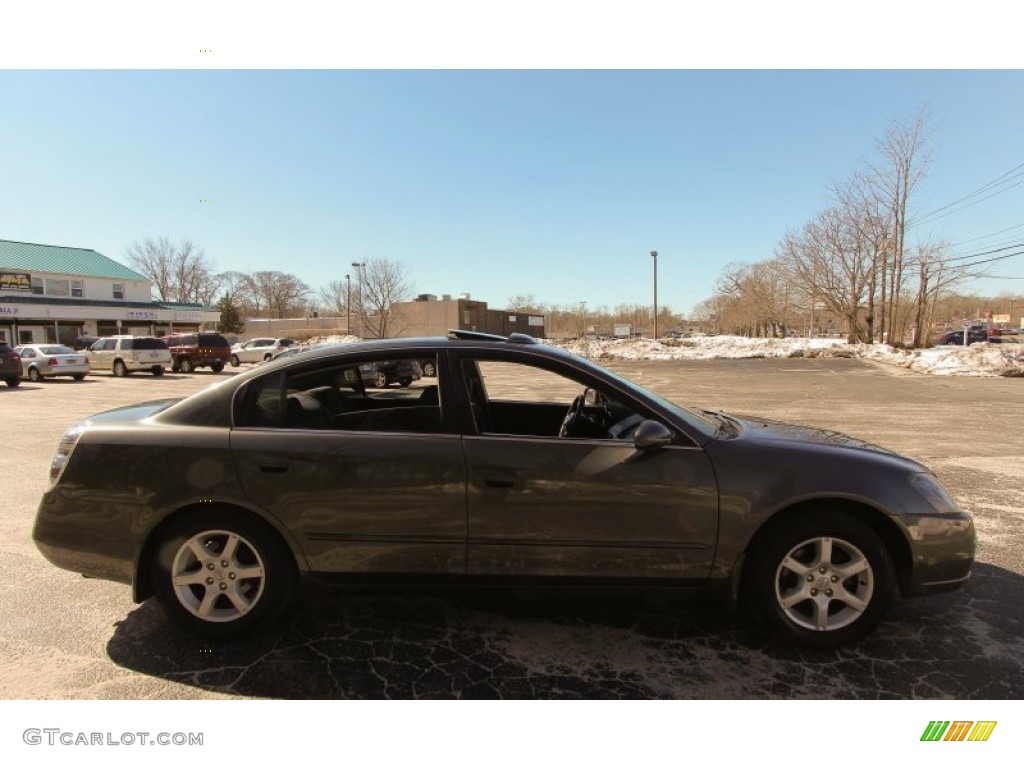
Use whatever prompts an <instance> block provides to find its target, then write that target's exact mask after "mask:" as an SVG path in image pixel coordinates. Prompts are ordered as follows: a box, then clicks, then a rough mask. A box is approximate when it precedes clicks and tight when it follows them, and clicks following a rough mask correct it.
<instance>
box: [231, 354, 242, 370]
mask: <svg viewBox="0 0 1024 768" xmlns="http://www.w3.org/2000/svg"><path fill="white" fill-rule="evenodd" d="M240 364H241V361H240V360H239V359H238V355H232V356H231V367H232V368H237V367H238V366H239V365H240Z"/></svg>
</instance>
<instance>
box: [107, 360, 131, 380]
mask: <svg viewBox="0 0 1024 768" xmlns="http://www.w3.org/2000/svg"><path fill="white" fill-rule="evenodd" d="M111 372H112V373H113V374H114V375H115V376H118V377H124V376H127V375H128V366H127V365H125V364H124V361H123V360H115V361H114V366H113V368H112V370H111Z"/></svg>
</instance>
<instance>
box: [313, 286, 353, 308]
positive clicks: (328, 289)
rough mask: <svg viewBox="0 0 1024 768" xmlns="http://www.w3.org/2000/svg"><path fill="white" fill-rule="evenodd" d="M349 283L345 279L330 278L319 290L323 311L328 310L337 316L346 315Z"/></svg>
mask: <svg viewBox="0 0 1024 768" xmlns="http://www.w3.org/2000/svg"><path fill="white" fill-rule="evenodd" d="M350 287H351V283H350V282H349V281H347V280H331V282H329V283H328V284H327V285H326V286H324V287H322V288H321V289H320V290H319V292H318V295H319V299H320V305H321V306H322V307H323V308H324V311H326V312H330V313H332V314H334V315H335V316H337V317H346V316H347V315H348V301H349V295H350V293H351V291H350Z"/></svg>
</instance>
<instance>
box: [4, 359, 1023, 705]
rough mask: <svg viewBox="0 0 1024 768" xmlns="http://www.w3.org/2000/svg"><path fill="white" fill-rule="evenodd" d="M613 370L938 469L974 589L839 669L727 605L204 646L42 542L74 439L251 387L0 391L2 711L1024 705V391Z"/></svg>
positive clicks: (722, 366)
mask: <svg viewBox="0 0 1024 768" xmlns="http://www.w3.org/2000/svg"><path fill="white" fill-rule="evenodd" d="M608 367H610V368H613V369H614V370H616V371H617V372H619V373H622V374H624V375H626V376H628V377H630V378H632V379H634V380H636V381H638V382H640V383H641V384H644V385H645V386H648V387H650V388H652V389H654V390H656V391H658V392H660V393H661V394H664V395H666V396H668V397H669V398H670V399H673V400H676V401H678V402H680V403H683V404H691V405H696V406H700V407H706V408H719V407H720V408H723V409H725V410H727V411H731V412H733V413H736V414H758V415H761V416H766V417H770V418H777V419H784V420H789V421H794V422H798V423H803V424H809V425H814V426H819V427H825V428H829V429H836V430H841V431H844V432H849V433H851V434H853V435H856V436H858V437H861V438H864V439H867V440H869V441H871V442H875V443H878V444H880V445H883V446H885V447H887V448H892V449H894V450H897V451H900V452H902V453H906V454H908V455H910V456H912V457H913V458H916V459H919V460H921V461H923V462H924V463H926V464H927V465H929V466H930V467H932V468H933V469H934V470H935V471H936V472H937V474H938V475H939V478H940V479H941V480H942V482H943V483H944V484H945V485H946V486H947V488H949V489H950V491H952V493H953V495H954V496H955V497H956V498H957V499H958V501H959V502H960V504H961V505H962V506H963V507H965V508H966V509H968V510H969V511H971V512H972V513H973V514H974V516H975V520H976V523H977V528H978V535H979V552H978V562H977V564H976V566H975V569H974V573H973V577H972V579H971V581H970V582H969V583H968V585H967V586H966V587H965V588H964V589H962V590H961V591H959V592H956V593H951V594H947V595H940V596H935V597H929V598H924V599H917V600H910V601H900V602H897V603H896V605H895V606H894V607H893V609H892V610H891V612H890V614H889V616H888V617H887V619H886V621H885V622H883V624H882V625H881V626H880V627H879V628H878V630H877V631H876V632H875V633H874V634H872V635H871V636H869V637H868V638H867V639H866V640H864V641H863V642H861V643H860V644H859V645H857V646H855V647H852V648H846V649H841V650H837V651H828V652H823V651H814V652H811V651H801V650H797V649H793V648H787V647H778V646H776V645H774V644H773V643H772V642H771V641H770V640H769V639H768V638H767V637H766V636H764V634H763V633H761V632H760V631H759V630H756V629H752V628H749V627H746V626H743V625H741V624H738V623H737V622H736V621H735V620H734V618H733V616H732V615H731V614H730V613H729V611H728V610H726V609H725V608H723V607H721V606H717V605H713V604H712V605H708V604H702V603H692V602H683V601H678V600H670V599H663V598H645V599H640V598H638V597H637V596H635V595H621V594H615V593H596V594H595V593H590V592H579V591H576V592H568V591H566V592H561V591H550V590H545V591H528V590H523V591H520V590H505V591H501V592H494V591H474V590H472V589H465V590H460V591H457V592H452V591H447V592H438V591H436V590H435V591H423V592H420V593H416V594H411V593H409V592H408V591H402V592H396V591H394V590H386V589H382V588H381V589H376V590H368V589H362V590H358V591H344V590H327V589H325V588H322V587H318V586H316V585H307V588H306V589H305V590H304V592H303V594H302V597H301V599H300V601H299V602H298V604H297V605H296V607H295V608H294V609H293V610H292V611H291V613H290V614H289V617H288V620H287V621H286V622H285V624H284V625H283V627H282V628H281V629H280V630H279V631H276V632H274V633H272V634H269V635H265V636H261V637H259V638H255V639H252V640H248V641H245V642H239V641H235V642H231V643H221V644H214V643H208V642H203V641H197V640H196V639H194V638H192V637H189V636H186V635H183V634H181V633H180V632H178V631H177V630H175V629H174V628H173V627H172V626H171V625H170V624H169V623H168V622H167V621H166V620H165V619H164V618H163V615H162V614H161V612H160V611H159V609H158V608H157V606H156V605H154V604H153V602H152V601H148V602H146V603H144V604H142V605H135V604H134V603H132V602H131V598H130V590H129V589H128V588H127V587H124V586H121V585H117V584H111V583H106V582H101V581H93V580H84V579H82V578H81V577H80V576H78V575H76V574H73V573H69V572H67V571H62V570H59V569H57V568H55V567H53V566H51V565H49V564H48V563H47V562H46V561H45V560H44V559H43V558H42V556H41V555H40V554H39V553H38V552H37V551H36V549H35V547H34V545H33V544H32V541H31V538H30V535H31V529H32V521H33V517H34V514H35V508H36V505H37V503H38V500H39V497H40V495H41V494H42V492H43V490H44V489H45V487H46V484H47V471H48V467H49V462H50V458H51V456H52V454H53V450H54V448H55V446H56V444H57V440H58V439H59V437H60V435H61V433H62V432H63V430H64V428H65V427H66V426H67V424H68V423H69V422H71V421H73V420H74V419H76V418H80V417H82V416H86V415H88V414H90V413H94V412H96V411H100V410H104V409H107V408H111V407H115V406H118V405H122V404H127V403H132V402H140V401H144V400H152V399H158V398H162V397H169V396H170V397H173V396H182V395H186V394H188V393H190V392H194V391H196V390H198V389H201V388H202V387H204V386H207V385H209V384H211V383H213V382H215V381H217V380H219V379H221V378H223V377H226V376H230V375H233V371H232V370H231V369H228V370H227V371H224V372H223V373H221V374H213V373H211V372H209V371H208V370H205V369H204V370H201V371H199V372H197V373H196V374H193V375H191V376H186V375H176V374H168V375H166V376H164V377H162V378H154V377H152V376H149V375H142V374H136V375H133V376H131V377H130V378H127V379H115V378H112V377H110V376H107V375H104V374H98V375H94V376H90V377H89V378H88V379H86V381H84V382H80V383H76V382H72V381H71V380H56V381H47V382H44V383H41V384H33V383H30V382H27V381H26V382H24V383H23V384H22V386H21V387H19V388H17V389H8V388H6V387H0V418H2V421H3V430H2V435H3V442H2V444H3V449H2V451H0V478H2V481H0V482H2V483H3V488H4V503H3V504H2V505H0V574H3V579H2V580H0V616H2V617H3V619H2V620H0V697H3V698H7V699H15V698H17V699H21V698H29V699H31V698H47V699H81V698H85V699H103V698H118V699H121V698H125V699H132V698H146V699H149V698H154V699H181V698H224V697H238V696H241V697H270V698H361V697H394V698H409V697H424V698H438V697H463V698H472V697H486V698H494V697H506V698H522V697H542V698H552V697H585V698H622V697H628V698H716V699H719V698H728V699H732V698H742V699H748V698H751V699H752V698H810V699H831V698H942V699H945V698H956V699H983V698H991V699H1019V698H1022V697H1024V557H1022V547H1021V545H1022V543H1024V522H1022V520H1024V380H1021V379H981V378H966V377H958V378H951V377H939V376H927V375H922V374H915V373H910V372H907V371H905V370H902V369H894V368H888V367H881V366H879V365H876V364H870V363H865V362H862V361H857V360H845V359H782V360H774V359H758V360H718V361H701V362H637V363H611V364H608ZM109 471H111V472H116V471H117V468H116V467H111V468H110V470H109Z"/></svg>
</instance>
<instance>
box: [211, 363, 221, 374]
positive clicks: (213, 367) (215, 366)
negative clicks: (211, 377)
mask: <svg viewBox="0 0 1024 768" xmlns="http://www.w3.org/2000/svg"><path fill="white" fill-rule="evenodd" d="M210 370H211V371H213V372H214V373H220V372H221V371H223V370H224V363H211V364H210Z"/></svg>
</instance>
